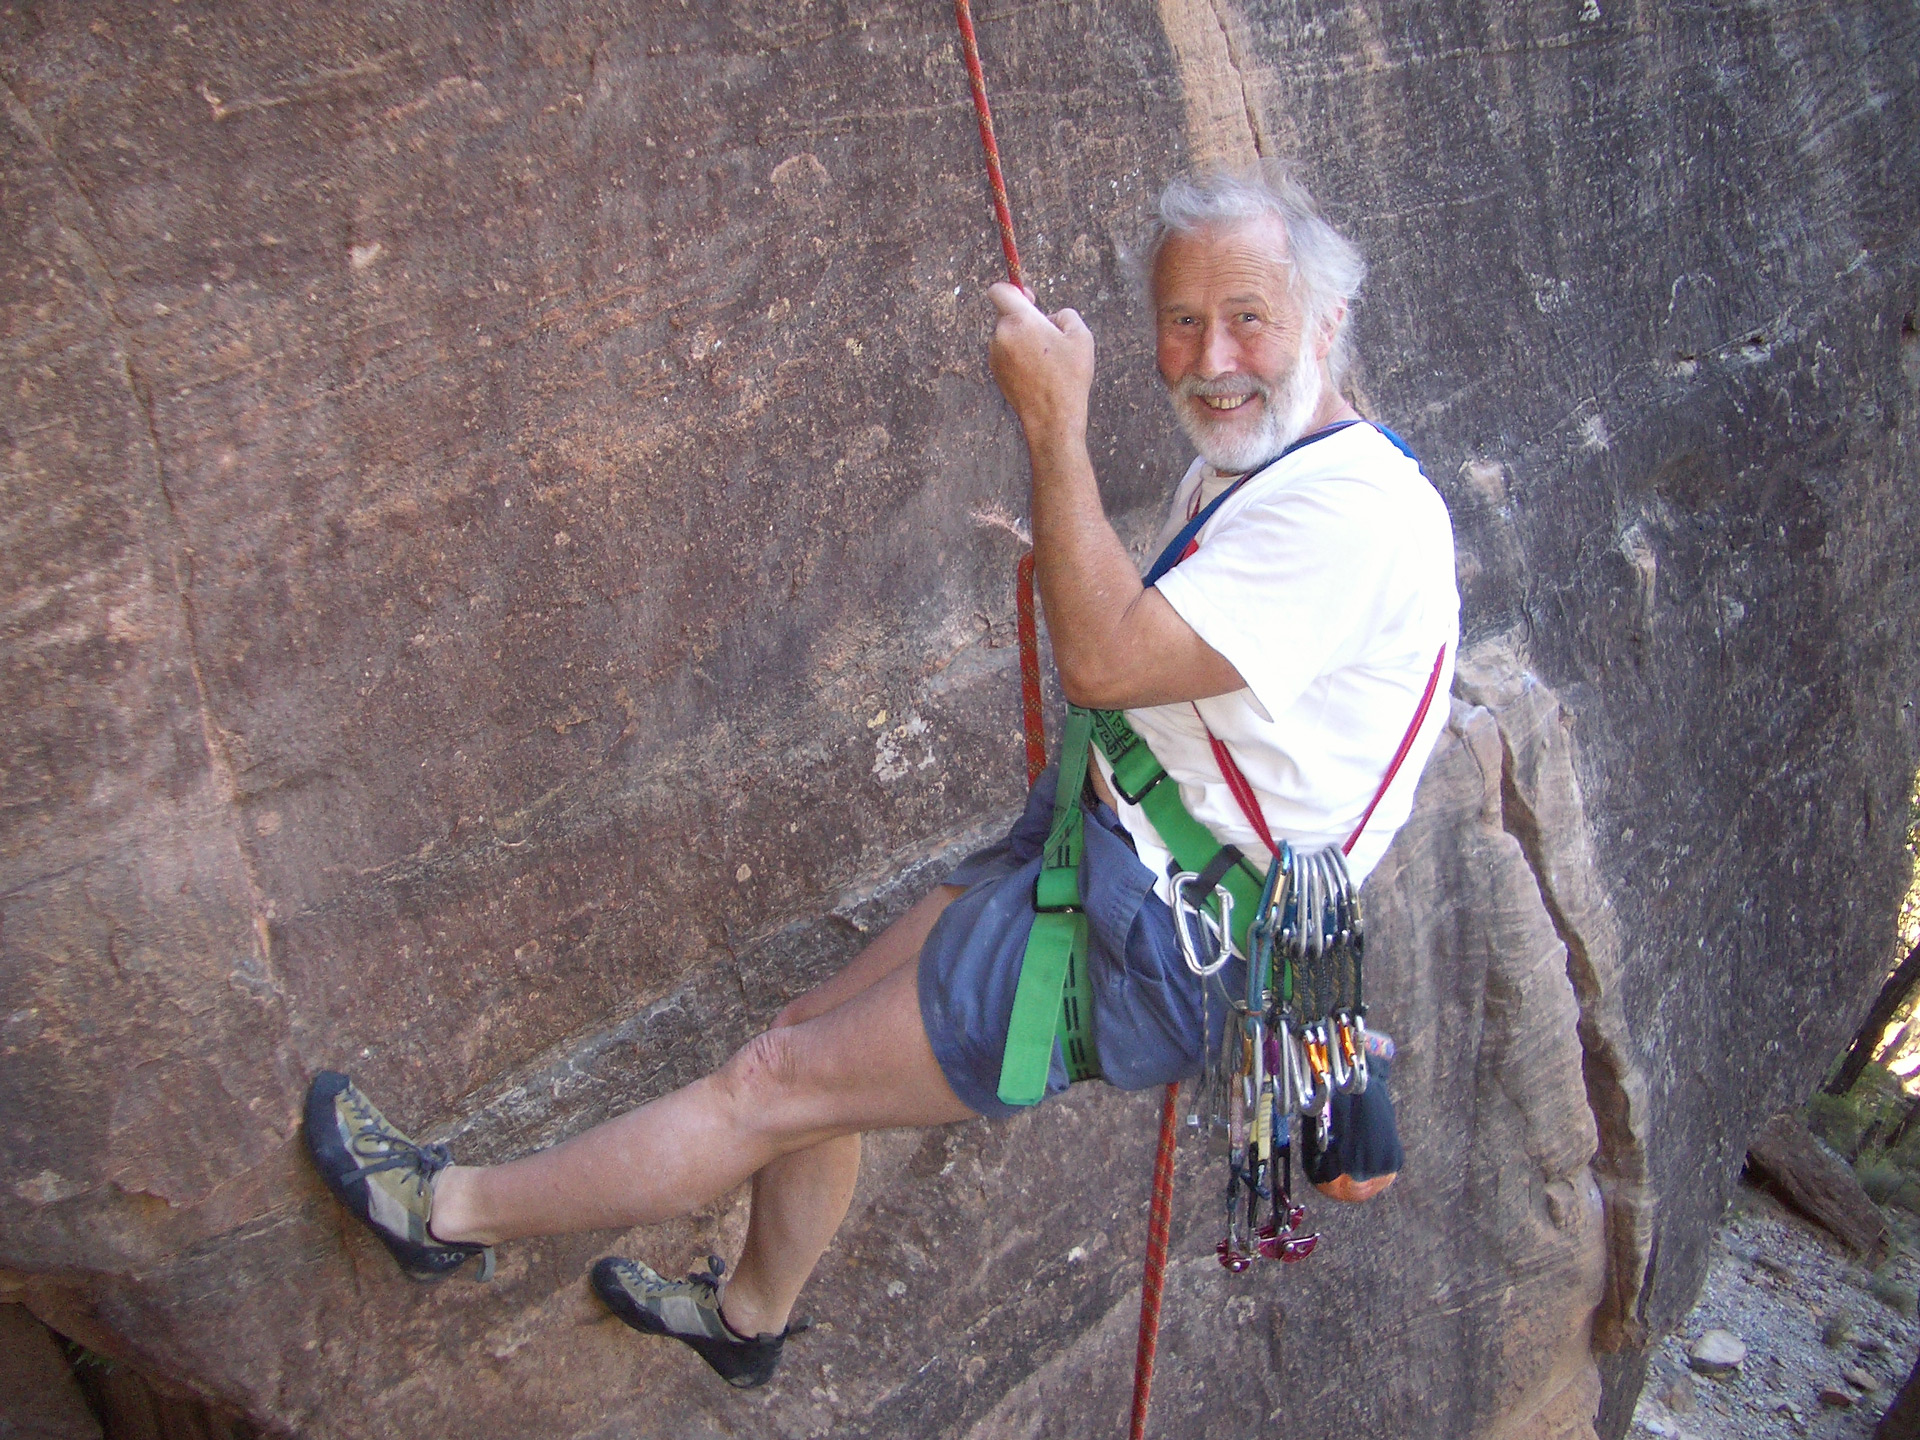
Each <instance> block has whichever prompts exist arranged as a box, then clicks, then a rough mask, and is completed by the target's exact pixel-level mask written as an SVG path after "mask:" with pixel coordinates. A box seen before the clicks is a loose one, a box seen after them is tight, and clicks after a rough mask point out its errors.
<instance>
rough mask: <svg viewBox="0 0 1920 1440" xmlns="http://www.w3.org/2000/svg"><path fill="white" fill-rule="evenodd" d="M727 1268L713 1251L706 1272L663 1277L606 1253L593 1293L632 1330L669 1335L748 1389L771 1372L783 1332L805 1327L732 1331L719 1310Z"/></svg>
mask: <svg viewBox="0 0 1920 1440" xmlns="http://www.w3.org/2000/svg"><path fill="white" fill-rule="evenodd" d="M726 1268H727V1267H726V1265H725V1263H724V1262H722V1260H721V1259H720V1257H719V1256H718V1255H710V1256H708V1257H707V1268H706V1270H705V1271H699V1270H696V1271H694V1273H693V1274H691V1275H689V1276H687V1278H686V1279H684V1280H668V1279H667V1278H666V1277H664V1276H662V1275H659V1274H657V1273H656V1272H654V1271H653V1270H650V1269H648V1268H647V1267H646V1266H645V1265H642V1264H641V1263H640V1262H639V1261H637V1260H623V1259H621V1258H620V1257H619V1256H618V1255H609V1256H607V1258H606V1259H604V1260H601V1261H599V1262H598V1263H597V1264H595V1266H594V1267H593V1292H594V1294H596V1295H598V1296H599V1297H600V1298H601V1299H602V1300H604V1301H605V1302H606V1306H607V1308H608V1309H609V1310H611V1311H613V1313H614V1314H616V1315H618V1316H619V1317H620V1318H621V1319H622V1320H624V1321H626V1322H627V1324H629V1325H631V1326H632V1327H633V1328H634V1329H636V1330H639V1331H641V1332H642V1333H644V1334H647V1335H671V1336H672V1337H673V1338H674V1339H675V1340H679V1341H682V1342H683V1343H685V1344H687V1345H690V1346H692V1347H693V1350H694V1352H695V1353H696V1354H698V1355H699V1357H700V1358H701V1359H702V1360H704V1361H706V1362H707V1364H709V1365H711V1366H712V1367H713V1368H714V1369H715V1370H716V1371H718V1372H719V1374H720V1378H721V1379H722V1380H725V1381H726V1382H727V1383H728V1384H729V1385H732V1386H735V1387H736V1388H738V1389H741V1390H751V1389H752V1388H753V1387H754V1386H756V1385H764V1384H766V1383H767V1381H768V1380H770V1379H771V1378H772V1377H773V1371H774V1367H775V1366H776V1365H778V1364H779V1363H780V1350H781V1347H782V1346H784V1345H785V1344H786V1343H787V1337H788V1336H789V1335H794V1334H797V1333H799V1331H800V1330H804V1329H805V1328H806V1326H805V1324H804V1323H803V1324H801V1325H798V1326H794V1325H789V1326H788V1327H787V1328H786V1329H784V1330H782V1331H781V1332H780V1333H779V1334H778V1335H755V1336H754V1337H753V1338H751V1339H748V1338H747V1337H745V1336H743V1335H740V1334H737V1333H736V1332H735V1331H734V1329H733V1327H732V1326H730V1325H728V1324H727V1322H726V1319H725V1318H724V1317H723V1316H722V1315H721V1314H720V1277H721V1276H722V1275H723V1274H725V1273H726Z"/></svg>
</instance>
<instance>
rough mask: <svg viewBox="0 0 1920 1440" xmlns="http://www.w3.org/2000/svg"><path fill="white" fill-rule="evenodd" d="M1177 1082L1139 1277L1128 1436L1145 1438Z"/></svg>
mask: <svg viewBox="0 0 1920 1440" xmlns="http://www.w3.org/2000/svg"><path fill="white" fill-rule="evenodd" d="M1179 1094H1180V1087H1179V1086H1178V1085H1169V1086H1167V1099H1166V1103H1165V1104H1164V1105H1162V1106H1161V1107H1160V1147H1159V1149H1157V1150H1155V1151H1154V1154H1153V1204H1152V1206H1151V1207H1150V1208H1149V1209H1148V1211H1147V1268H1146V1272H1145V1274H1144V1275H1142V1277H1141V1280H1140V1338H1139V1340H1138V1342H1137V1343H1136V1344H1135V1345H1134V1348H1133V1420H1132V1423H1131V1424H1130V1426H1129V1427H1128V1430H1127V1435H1128V1437H1129V1440H1146V1434H1147V1398H1148V1397H1149V1396H1150V1395H1152V1393H1153V1356H1154V1352H1155V1351H1156V1350H1157V1349H1158V1348H1159V1346H1160V1294H1161V1291H1162V1290H1163V1289H1164V1288H1165V1286H1166V1277H1167V1232H1168V1231H1169V1230H1170V1229H1171V1228H1172V1226H1173V1149H1174V1145H1175V1143H1176V1142H1177V1140H1178V1138H1179V1132H1178V1130H1177V1128H1176V1120H1175V1112H1176V1111H1177V1110H1178V1109H1179V1106H1178V1103H1177V1101H1178V1097H1179Z"/></svg>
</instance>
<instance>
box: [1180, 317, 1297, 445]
mask: <svg viewBox="0 0 1920 1440" xmlns="http://www.w3.org/2000/svg"><path fill="white" fill-rule="evenodd" d="M1300 352H1301V353H1300V355H1299V357H1298V358H1297V359H1295V361H1294V362H1293V369H1291V370H1290V371H1288V372H1287V378H1286V380H1285V381H1284V382H1283V384H1282V385H1281V387H1280V389H1279V390H1278V392H1277V393H1276V391H1275V390H1274V389H1273V387H1271V386H1266V385H1260V384H1256V385H1254V386H1253V393H1254V394H1256V395H1258V396H1260V397H1261V402H1262V403H1261V418H1260V424H1259V425H1258V426H1257V427H1255V428H1254V429H1253V430H1251V431H1248V432H1245V433H1242V434H1239V435H1231V434H1228V433H1226V428H1227V427H1226V426H1225V425H1223V424H1222V423H1221V422H1220V421H1219V420H1217V419H1215V418H1214V417H1213V412H1211V411H1209V410H1208V409H1207V408H1206V406H1205V404H1204V403H1203V402H1202V401H1201V400H1200V399H1198V398H1197V397H1198V396H1199V394H1201V393H1202V392H1204V391H1205V390H1206V389H1207V388H1208V382H1206V381H1204V380H1194V379H1186V380H1182V381H1181V382H1180V383H1179V384H1178V385H1176V386H1175V387H1174V389H1173V391H1172V399H1173V413H1174V415H1175V416H1176V417H1177V418H1178V419H1179V421H1180V428H1181V429H1182V430H1184V431H1186V434H1187V439H1189V440H1191V441H1192V442H1193V448H1194V449H1196V450H1198V451H1199V452H1200V458H1201V459H1203V460H1205V461H1206V462H1207V463H1208V464H1209V465H1211V466H1213V468H1214V469H1216V470H1219V471H1221V472H1222V473H1224V474H1228V475H1233V474H1237V473H1239V472H1241V471H1244V470H1251V469H1253V467H1254V466H1256V465H1259V464H1261V463H1263V462H1265V461H1268V460H1272V459H1274V458H1275V457H1277V456H1278V455H1279V454H1280V452H1281V451H1283V450H1285V449H1286V448H1287V447H1288V446H1289V445H1291V444H1293V442H1294V441H1296V440H1298V439H1299V438H1300V437H1301V436H1302V435H1304V434H1305V433H1306V430H1307V426H1308V424H1310V423H1311V422H1312V420H1313V412H1314V411H1315V410H1316V409H1317V408H1319V404H1320V396H1321V385H1320V367H1319V366H1318V365H1316V364H1315V363H1314V362H1313V358H1312V356H1311V355H1310V354H1308V352H1307V346H1306V345H1305V344H1302V345H1301V347H1300ZM1216 393H1218V392H1216Z"/></svg>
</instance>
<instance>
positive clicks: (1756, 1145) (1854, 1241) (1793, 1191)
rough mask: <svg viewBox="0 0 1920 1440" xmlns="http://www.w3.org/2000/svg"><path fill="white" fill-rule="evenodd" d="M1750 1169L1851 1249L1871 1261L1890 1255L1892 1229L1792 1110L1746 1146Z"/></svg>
mask: <svg viewBox="0 0 1920 1440" xmlns="http://www.w3.org/2000/svg"><path fill="white" fill-rule="evenodd" d="M1747 1173H1748V1174H1749V1175H1750V1176H1751V1177H1752V1178H1753V1181H1754V1183H1755V1184H1757V1185H1760V1186H1761V1187H1763V1188H1764V1189H1766V1190H1769V1191H1771V1192H1772V1193H1773V1194H1775V1195H1777V1196H1779V1197H1780V1199H1782V1200H1783V1201H1785V1202H1786V1203H1787V1204H1788V1205H1790V1206H1792V1207H1793V1208H1794V1209H1795V1210H1797V1211H1799V1212H1800V1213H1801V1214H1802V1215H1805V1216H1806V1217H1807V1218H1808V1219H1809V1220H1812V1221H1813V1222H1814V1223H1815V1224H1817V1225H1819V1226H1821V1227H1822V1228H1823V1229H1825V1230H1827V1231H1828V1232H1830V1233H1831V1234H1833V1235H1834V1236H1836V1237H1837V1238H1838V1239H1839V1240H1840V1241H1842V1242H1843V1243H1844V1244H1846V1245H1847V1246H1848V1247H1849V1248H1851V1249H1852V1250H1853V1251H1854V1252H1855V1253H1856V1254H1857V1255H1859V1256H1860V1257H1861V1258H1862V1259H1863V1260H1865V1262H1866V1263H1867V1264H1868V1265H1869V1266H1873V1265H1878V1264H1879V1263H1880V1262H1881V1261H1882V1260H1884V1259H1885V1258H1886V1255H1887V1249H1888V1246H1889V1245H1890V1244H1891V1243H1892V1232H1891V1231H1889V1230H1888V1229H1887V1222H1886V1221H1885V1220H1884V1219H1883V1218H1882V1217H1881V1215H1880V1211H1879V1209H1878V1208H1877V1207H1876V1206H1875V1205H1874V1203H1873V1201H1872V1200H1871V1199H1869V1198H1868V1196H1867V1192H1866V1191H1864V1190H1862V1189H1861V1188H1860V1182H1859V1181H1858V1180H1856V1179H1855V1178H1854V1174H1853V1168H1852V1167H1851V1166H1849V1165H1848V1164H1847V1162H1846V1161H1844V1160H1842V1159H1841V1158H1840V1157H1839V1156H1838V1155H1835V1154H1834V1153H1833V1152H1832V1151H1831V1150H1828V1149H1827V1148H1826V1147H1825V1146H1823V1145H1822V1144H1821V1143H1820V1142H1819V1141H1818V1140H1816V1139H1814V1137H1813V1135H1812V1134H1811V1133H1810V1132H1809V1131H1808V1130H1807V1127H1806V1124H1805V1123H1804V1122H1803V1121H1802V1120H1801V1119H1800V1118H1799V1117H1798V1116H1797V1115H1793V1114H1782V1115H1776V1116H1774V1117H1773V1119H1771V1120H1769V1121H1768V1122H1767V1123H1766V1125H1765V1126H1764V1127H1762V1129H1761V1131H1760V1133H1759V1134H1758V1135H1756V1136H1755V1137H1754V1138H1753V1140H1752V1142H1751V1143H1750V1144H1749V1145H1748V1146H1747Z"/></svg>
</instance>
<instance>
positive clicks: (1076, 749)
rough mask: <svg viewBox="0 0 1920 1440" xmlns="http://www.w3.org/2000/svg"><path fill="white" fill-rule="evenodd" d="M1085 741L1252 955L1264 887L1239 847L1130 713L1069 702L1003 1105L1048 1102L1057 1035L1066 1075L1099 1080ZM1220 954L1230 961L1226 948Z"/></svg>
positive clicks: (1212, 915) (1206, 907)
mask: <svg viewBox="0 0 1920 1440" xmlns="http://www.w3.org/2000/svg"><path fill="white" fill-rule="evenodd" d="M1089 743H1092V744H1095V745H1098V746H1099V747H1100V752H1101V753H1102V754H1103V755H1105V756H1106V757H1107V763H1108V764H1109V765H1111V766H1112V767H1113V785H1114V789H1115V790H1116V791H1117V792H1118V794H1119V796H1120V798H1121V799H1123V800H1125V801H1126V802H1127V803H1128V804H1129V805H1137V806H1139V807H1140V809H1141V810H1142V811H1143V812H1145V814H1146V817H1147V819H1148V820H1149V821H1151V822H1152V824H1153V828H1154V829H1155V830H1156V831H1158V832H1159V835H1160V838H1161V840H1162V841H1164V842H1165V843H1166V847H1167V849H1168V851H1169V852H1170V853H1171V854H1172V855H1173V858H1174V861H1175V862H1176V863H1177V864H1178V865H1179V866H1180V868H1181V870H1182V871H1183V872H1186V873H1185V874H1184V875H1182V876H1181V877H1180V879H1179V880H1177V881H1176V884H1181V883H1183V882H1184V883H1185V884H1187V885H1188V886H1189V887H1190V889H1191V892H1192V893H1193V894H1194V895H1196V896H1198V897H1200V898H1199V900H1198V902H1197V907H1196V908H1197V909H1198V910H1199V911H1200V913H1201V914H1203V915H1205V916H1207V917H1208V918H1209V919H1210V920H1211V922H1212V924H1213V926H1214V928H1215V930H1216V932H1217V933H1218V934H1219V935H1221V936H1224V935H1225V934H1227V933H1229V932H1230V933H1231V934H1232V936H1233V943H1234V946H1235V948H1237V949H1238V950H1239V951H1240V953H1241V954H1243V955H1244V954H1246V953H1248V951H1247V943H1248V932H1249V929H1250V927H1251V926H1252V924H1253V920H1254V916H1255V914H1256V912H1257V911H1258V909H1259V904H1260V894H1261V889H1262V886H1263V885H1264V883H1265V878H1264V876H1262V874H1261V873H1260V872H1259V871H1258V870H1256V869H1255V868H1254V867H1253V864H1252V862H1250V861H1249V860H1248V859H1247V858H1246V856H1245V855H1243V854H1242V853H1241V852H1240V851H1239V849H1237V848H1236V847H1234V846H1232V845H1222V844H1221V843H1220V842H1219V841H1218V840H1216V839H1214V837H1213V832H1212V831H1210V830H1208V829H1207V827H1206V826H1205V825H1202V824H1201V823H1200V822H1199V821H1198V820H1196V819H1194V818H1193V816H1192V815H1191V814H1189V813H1188V811H1187V807H1186V804H1185V802H1183V801H1182V800H1181V798H1180V786H1179V784H1178V783H1163V782H1166V781H1167V780H1168V776H1167V771H1166V767H1165V766H1163V765H1162V764H1161V763H1160V762H1159V760H1158V759H1156V758H1155V756H1154V753H1153V751H1152V750H1151V749H1149V748H1148V746H1147V742H1146V741H1144V740H1142V739H1141V738H1140V737H1139V736H1138V735H1137V734H1135V733H1134V729H1133V727H1132V726H1131V725H1129V724H1128V723H1127V717H1126V716H1125V715H1124V714H1122V713H1121V712H1120V711H1118V710H1085V709H1082V708H1081V707H1080V706H1078V705H1071V706H1069V707H1068V708H1067V725H1066V731H1065V734H1064V735H1063V736H1062V737H1061V741H1060V773H1059V779H1058V781H1057V782H1056V784H1055V788H1054V793H1053V826H1052V828H1051V829H1050V830H1049V831H1048V832H1047V843H1046V847H1045V848H1044V850H1042V852H1041V859H1040V875H1039V878H1038V879H1037V880H1035V881H1034V886H1033V908H1034V912H1035V914H1034V919H1033V930H1032V932H1031V934H1029V935H1028V937H1027V949H1026V954H1025V957H1024V958H1023V959H1022V961H1021V966H1020V983H1019V985H1018V987H1017V988H1016V989H1015V991H1014V996H1013V1014H1012V1017H1011V1019H1010V1020H1009V1022H1008V1025H1007V1047H1006V1052H1005V1054H1004V1056H1003V1057H1002V1060H1001V1065H1000V1092H999V1093H1000V1099H1001V1102H1002V1103H1003V1104H1007V1105H1037V1104H1039V1103H1040V1101H1042V1100H1043V1099H1045V1098H1046V1093H1047V1074H1048V1071H1049V1070H1050V1069H1051V1068H1052V1065H1053V1045H1054V1041H1055V1040H1056V1039H1057V1040H1058V1041H1059V1042H1060V1048H1061V1052H1062V1054H1063V1055H1064V1056H1065V1058H1066V1065H1067V1075H1068V1077H1069V1078H1070V1079H1073V1080H1093V1079H1097V1078H1099V1075H1100V1057H1099V1054H1098V1052H1097V1050H1096V1049H1095V1047H1094V1039H1093V982H1092V979H1091V977H1090V976H1089V975H1088V973H1087V917H1086V912H1085V911H1084V909H1082V905H1081V900H1082V894H1081V884H1080V858H1081V855H1082V854H1083V853H1084V848H1085V847H1084V827H1085V824H1086V811H1085V808H1084V807H1083V806H1082V804H1081V791H1082V789H1083V788H1084V787H1085V785H1086V775H1087V746H1088V744H1089ZM1222 894H1224V895H1225V897H1226V898H1225V899H1224V900H1223V899H1222V898H1221V896H1222ZM1182 939H1183V941H1184V940H1185V939H1186V936H1185V935H1184V934H1183V936H1182ZM1220 948H1221V954H1222V955H1223V956H1224V954H1225V947H1224V945H1222V946H1221V947H1220Z"/></svg>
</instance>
